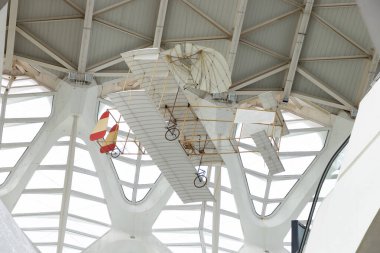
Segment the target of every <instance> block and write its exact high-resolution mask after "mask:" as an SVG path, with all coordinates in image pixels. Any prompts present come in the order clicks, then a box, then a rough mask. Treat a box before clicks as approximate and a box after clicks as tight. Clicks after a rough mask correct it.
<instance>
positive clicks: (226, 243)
mask: <svg viewBox="0 0 380 253" xmlns="http://www.w3.org/2000/svg"><path fill="white" fill-rule="evenodd" d="M243 244H244V242H243V241H237V240H232V239H230V238H227V237H225V236H219V247H221V248H225V249H229V250H233V251H239V249H240V248H241V247H242V246H243Z"/></svg>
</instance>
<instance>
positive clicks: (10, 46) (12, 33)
mask: <svg viewBox="0 0 380 253" xmlns="http://www.w3.org/2000/svg"><path fill="white" fill-rule="evenodd" d="M10 5H11V6H10V10H9V23H8V33H7V34H8V35H7V50H6V53H5V66H4V68H5V69H6V70H12V63H13V53H14V47H15V37H16V21H17V9H18V0H12V1H11V2H10Z"/></svg>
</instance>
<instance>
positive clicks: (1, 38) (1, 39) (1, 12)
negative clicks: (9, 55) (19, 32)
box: [0, 1, 8, 81]
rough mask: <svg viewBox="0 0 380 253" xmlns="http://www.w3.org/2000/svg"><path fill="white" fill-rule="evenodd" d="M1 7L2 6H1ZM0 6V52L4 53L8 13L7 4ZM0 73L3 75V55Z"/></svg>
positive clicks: (0, 56)
mask: <svg viewBox="0 0 380 253" xmlns="http://www.w3.org/2000/svg"><path fill="white" fill-rule="evenodd" d="M1 5H2V6H1ZM1 5H0V8H1V7H2V8H1V9H0V50H1V51H0V52H4V48H5V34H6V31H7V11H8V3H5V4H4V3H3V1H2V2H1ZM0 62H1V64H0V71H1V73H3V69H4V53H1V54H0ZM0 81H1V76H0Z"/></svg>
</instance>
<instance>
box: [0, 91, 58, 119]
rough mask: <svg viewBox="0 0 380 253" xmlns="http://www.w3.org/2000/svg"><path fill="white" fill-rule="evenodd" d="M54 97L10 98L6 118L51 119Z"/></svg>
mask: <svg viewBox="0 0 380 253" xmlns="http://www.w3.org/2000/svg"><path fill="white" fill-rule="evenodd" d="M52 101H53V97H52V96H49V97H38V98H36V97H23V98H8V100H7V108H6V110H5V118H40V117H41V118H42V117H49V115H50V113H51V108H52Z"/></svg>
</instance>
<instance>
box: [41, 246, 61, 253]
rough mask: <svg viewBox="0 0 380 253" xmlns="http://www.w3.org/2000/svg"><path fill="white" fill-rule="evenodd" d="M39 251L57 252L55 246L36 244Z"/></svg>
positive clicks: (43, 252)
mask: <svg viewBox="0 0 380 253" xmlns="http://www.w3.org/2000/svg"><path fill="white" fill-rule="evenodd" d="M37 248H38V250H39V251H41V253H57V246H37Z"/></svg>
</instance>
